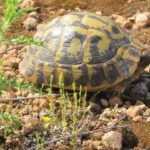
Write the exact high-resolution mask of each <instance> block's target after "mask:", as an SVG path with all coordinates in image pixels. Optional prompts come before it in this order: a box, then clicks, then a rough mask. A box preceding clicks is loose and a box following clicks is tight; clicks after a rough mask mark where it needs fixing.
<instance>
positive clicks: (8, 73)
mask: <svg viewBox="0 0 150 150" xmlns="http://www.w3.org/2000/svg"><path fill="white" fill-rule="evenodd" d="M5 75H6V76H7V77H8V78H12V77H15V75H16V74H15V72H14V71H6V72H5Z"/></svg>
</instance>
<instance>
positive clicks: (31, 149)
mask: <svg viewBox="0 0 150 150" xmlns="http://www.w3.org/2000/svg"><path fill="white" fill-rule="evenodd" d="M128 126H130V125H122V126H110V127H105V128H100V129H97V130H92V131H87V132H82V133H79V134H76V135H69V136H65V137H60V138H58V139H55V140H51V141H47V142H45V143H44V145H48V144H52V143H55V142H58V141H61V140H63V141H67V140H70V139H72V138H74V137H82V136H86V135H90V134H93V133H95V132H100V131H103V132H104V131H106V130H109V129H118V128H126V127H128ZM37 148H38V146H33V147H31V148H29V149H28V150H34V149H37Z"/></svg>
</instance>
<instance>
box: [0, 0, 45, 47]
mask: <svg viewBox="0 0 150 150" xmlns="http://www.w3.org/2000/svg"><path fill="white" fill-rule="evenodd" d="M19 2H20V0H5V7H6V9H5V11H4V17H3V19H2V22H1V23H0V41H1V42H0V46H3V45H10V44H13V43H19V44H20V43H21V44H36V45H39V46H42V47H43V42H42V41H36V40H34V39H33V38H28V37H24V36H22V37H18V38H11V39H5V33H6V32H7V30H8V29H9V28H10V27H11V25H12V24H13V23H14V22H15V21H16V20H17V19H18V18H20V17H21V16H23V15H24V14H26V13H27V12H31V11H32V10H33V8H24V9H19Z"/></svg>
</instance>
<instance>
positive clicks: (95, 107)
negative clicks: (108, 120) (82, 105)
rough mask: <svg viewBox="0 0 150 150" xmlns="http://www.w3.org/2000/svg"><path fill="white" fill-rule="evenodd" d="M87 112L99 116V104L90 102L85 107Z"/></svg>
mask: <svg viewBox="0 0 150 150" xmlns="http://www.w3.org/2000/svg"><path fill="white" fill-rule="evenodd" d="M87 111H91V112H92V113H93V114H95V115H97V114H100V113H101V106H100V104H99V103H93V102H91V103H90V105H89V106H88V107H87Z"/></svg>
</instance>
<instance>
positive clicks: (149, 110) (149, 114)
mask: <svg viewBox="0 0 150 150" xmlns="http://www.w3.org/2000/svg"><path fill="white" fill-rule="evenodd" d="M143 116H144V117H150V108H148V109H146V110H145V112H144V113H143Z"/></svg>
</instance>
